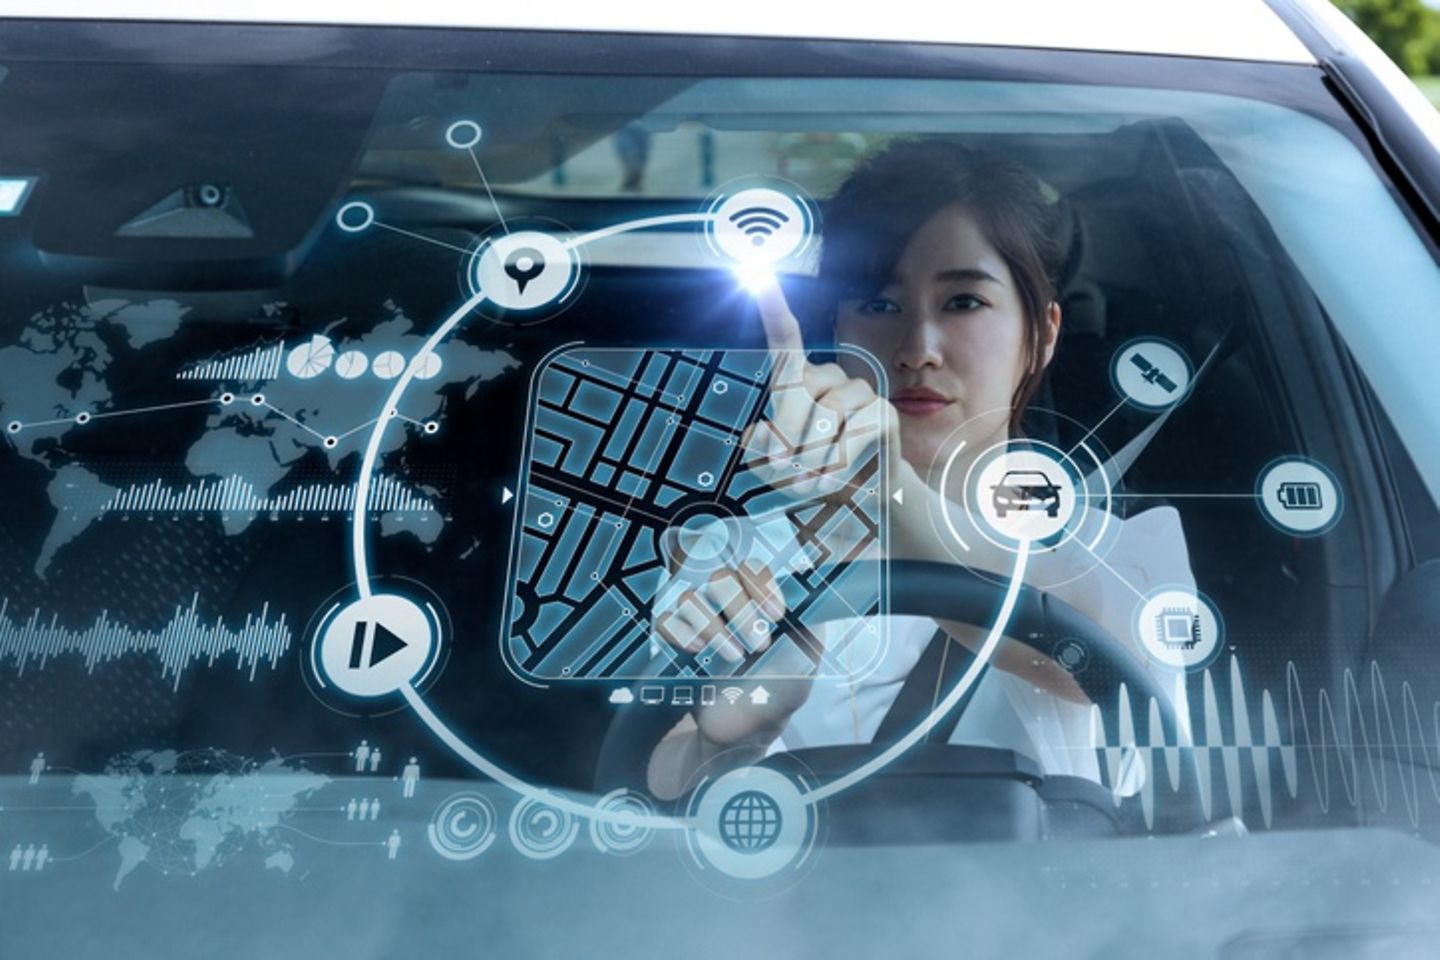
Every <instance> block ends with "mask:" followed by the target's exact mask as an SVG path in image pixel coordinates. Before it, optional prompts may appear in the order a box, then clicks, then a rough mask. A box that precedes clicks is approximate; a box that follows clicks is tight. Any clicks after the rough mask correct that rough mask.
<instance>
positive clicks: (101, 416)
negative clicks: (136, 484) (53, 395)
mask: <svg viewBox="0 0 1440 960" xmlns="http://www.w3.org/2000/svg"><path fill="white" fill-rule="evenodd" d="M241 399H244V398H238V397H236V395H235V394H233V393H229V392H226V393H222V394H219V395H217V396H214V397H206V398H204V399H202V400H181V401H179V402H177V403H156V404H150V405H148V406H144V407H123V408H121V409H119V410H102V411H100V412H98V413H92V412H90V411H81V412H80V413H77V414H74V415H73V416H69V417H52V418H50V419H48V420H11V421H10V422H9V423H8V424H6V427H5V431H6V433H8V434H10V435H11V436H14V435H15V434H18V433H21V432H22V431H25V430H31V429H37V428H40V427H54V426H59V425H61V424H73V425H76V426H81V427H83V426H85V425H87V424H89V423H92V422H94V421H96V420H105V419H109V418H113V417H130V416H136V415H139V414H147V413H165V412H167V411H170V410H183V409H187V408H189V407H203V406H207V405H219V406H222V407H228V406H230V405H232V404H234V403H239V402H240V400H241ZM248 400H249V403H250V405H251V406H254V407H258V408H260V409H263V410H266V411H268V412H270V413H273V414H275V415H276V416H277V417H280V418H281V419H282V420H285V421H286V422H288V423H290V424H293V425H294V426H295V427H298V428H299V429H301V430H303V431H305V432H306V433H308V434H310V435H311V436H312V437H314V438H315V439H317V440H319V441H320V443H321V444H322V445H323V446H325V447H326V448H327V449H331V448H333V447H334V446H336V445H338V444H339V443H340V442H341V441H343V440H345V439H347V438H349V437H352V436H354V435H355V434H357V433H359V432H360V431H361V430H364V429H366V428H367V427H372V426H374V425H375V422H376V421H377V420H378V419H379V417H374V418H372V419H370V420H366V421H365V422H364V423H361V424H359V425H357V426H354V427H351V428H350V429H348V430H346V431H344V432H343V433H335V434H327V433H322V432H320V431H319V430H316V429H315V428H314V427H312V426H310V425H309V424H308V423H305V422H304V421H302V420H298V419H296V417H295V416H294V415H292V414H290V413H288V412H286V411H285V410H282V409H281V408H280V407H277V406H275V404H273V403H271V402H270V401H269V400H266V399H265V395H264V394H263V393H257V394H254V395H253V396H251V397H249V398H248ZM390 416H391V417H392V418H393V419H396V420H400V421H402V422H404V423H406V424H409V425H410V426H412V427H415V428H417V429H420V430H424V431H426V432H427V433H429V432H433V431H434V429H435V423H434V421H426V420H416V419H415V418H414V417H407V416H406V415H405V414H403V413H400V412H399V411H398V410H392V411H391V413H390Z"/></svg>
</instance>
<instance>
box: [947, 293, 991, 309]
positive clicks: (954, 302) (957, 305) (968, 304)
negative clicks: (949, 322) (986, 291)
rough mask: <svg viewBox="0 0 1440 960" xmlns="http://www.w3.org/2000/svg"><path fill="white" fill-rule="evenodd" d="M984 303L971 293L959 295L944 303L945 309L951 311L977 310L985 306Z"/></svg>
mask: <svg viewBox="0 0 1440 960" xmlns="http://www.w3.org/2000/svg"><path fill="white" fill-rule="evenodd" d="M985 305H986V304H985V301H984V300H981V299H980V298H979V297H977V296H975V294H973V293H960V294H956V295H955V296H953V297H951V298H950V299H949V300H947V301H945V309H946V310H951V309H956V310H978V309H980V308H981V307H983V306H985Z"/></svg>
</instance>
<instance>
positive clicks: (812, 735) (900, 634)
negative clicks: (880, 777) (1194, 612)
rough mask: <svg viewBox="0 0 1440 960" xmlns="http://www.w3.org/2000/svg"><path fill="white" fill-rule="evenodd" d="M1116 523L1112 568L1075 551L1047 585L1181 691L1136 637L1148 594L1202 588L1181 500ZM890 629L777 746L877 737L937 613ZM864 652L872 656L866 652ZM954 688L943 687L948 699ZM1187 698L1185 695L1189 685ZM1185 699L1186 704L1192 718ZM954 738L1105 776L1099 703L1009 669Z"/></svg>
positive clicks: (892, 623)
mask: <svg viewBox="0 0 1440 960" xmlns="http://www.w3.org/2000/svg"><path fill="white" fill-rule="evenodd" d="M1111 522H1112V523H1118V524H1119V529H1118V531H1117V534H1116V538H1115V541H1114V543H1113V545H1112V546H1111V548H1110V550H1109V551H1108V552H1106V553H1105V554H1104V559H1105V564H1108V566H1109V567H1110V568H1111V569H1106V566H1105V564H1100V563H1097V562H1096V561H1095V558H1094V557H1092V556H1090V555H1089V554H1088V553H1083V552H1082V553H1080V554H1079V555H1077V556H1074V557H1073V562H1074V564H1075V570H1074V571H1073V572H1072V573H1071V576H1070V577H1067V576H1064V573H1065V571H1064V570H1062V569H1061V567H1059V566H1056V565H1055V564H1054V563H1049V564H1047V566H1046V569H1045V578H1046V579H1047V580H1049V581H1050V582H1057V581H1059V580H1069V582H1067V583H1063V584H1061V585H1059V586H1054V587H1047V588H1045V589H1046V590H1047V592H1049V593H1051V594H1053V595H1054V596H1056V597H1057V598H1058V599H1060V600H1064V601H1065V602H1067V603H1069V604H1070V605H1072V606H1074V607H1076V608H1077V609H1078V610H1080V611H1081V612H1082V613H1084V614H1086V615H1087V616H1089V617H1090V618H1091V619H1092V620H1094V621H1095V622H1096V623H1097V624H1098V625H1099V626H1101V627H1103V628H1105V629H1106V630H1107V631H1109V632H1110V633H1111V635H1113V636H1115V637H1116V638H1117V639H1119V640H1120V641H1121V642H1122V643H1123V644H1124V645H1125V646H1127V647H1129V648H1130V649H1132V650H1135V652H1136V656H1137V657H1139V658H1140V659H1141V661H1142V662H1144V663H1146V664H1147V666H1149V667H1150V668H1151V671H1152V673H1154V674H1155V675H1156V676H1157V679H1159V680H1161V685H1162V687H1163V688H1164V689H1166V690H1167V691H1168V690H1172V689H1175V688H1176V684H1175V683H1174V678H1175V672H1174V671H1173V670H1170V669H1168V668H1165V667H1162V666H1160V665H1158V664H1154V663H1152V662H1150V661H1149V660H1147V659H1146V658H1145V655H1144V653H1143V652H1141V651H1140V649H1139V647H1138V644H1137V643H1136V641H1135V640H1134V638H1133V629H1132V622H1133V620H1134V615H1135V610H1136V607H1137V605H1138V604H1140V603H1142V602H1143V600H1142V599H1141V596H1140V595H1143V594H1146V593H1148V592H1150V591H1151V590H1154V589H1155V588H1157V587H1160V586H1174V587H1181V588H1186V589H1189V590H1193V589H1194V575H1193V574H1192V573H1191V570H1190V559H1189V553H1188V551H1187V549H1186V546H1185V535H1184V532H1183V530H1182V529H1181V526H1180V515H1179V513H1178V512H1176V510H1175V509H1174V508H1173V507H1157V508H1153V509H1150V510H1146V511H1145V512H1143V513H1140V514H1137V515H1135V516H1132V517H1130V518H1129V519H1126V520H1123V521H1116V520H1114V519H1112V521H1111ZM1054 559H1055V557H1054V555H1050V556H1048V557H1044V559H1039V558H1037V564H1038V563H1043V562H1046V561H1054ZM1057 574H1059V575H1057ZM1071 577H1073V579H1072V578H1071ZM1122 577H1123V579H1121V578H1122ZM847 625H848V626H849V627H850V628H852V629H853V627H854V621H853V620H851V621H835V622H832V623H829V624H826V625H825V630H826V631H827V632H829V631H831V630H835V631H843V630H845V629H846V627H847ZM889 627H890V629H889V638H888V645H887V646H886V648H885V649H884V651H883V655H882V657H881V659H880V661H879V663H878V665H877V666H876V667H875V669H874V670H873V671H871V672H869V673H868V674H867V675H866V676H865V677H863V678H861V679H860V680H859V681H858V682H854V683H849V682H843V681H837V680H824V679H817V680H816V681H815V684H814V686H813V688H812V689H811V692H810V697H809V699H808V700H807V701H806V702H805V704H804V705H803V706H802V707H801V708H800V709H799V710H797V711H796V712H795V714H794V715H793V716H792V717H791V718H790V722H789V724H788V725H787V726H786V727H785V729H784V731H782V733H781V736H780V737H779V739H777V740H776V741H775V742H774V743H773V744H771V746H770V748H769V750H768V751H767V752H768V753H777V752H780V751H784V750H795V749H800V748H804V747H817V746H829V745H835V744H856V743H869V742H870V741H871V740H872V738H873V737H874V736H875V732H876V730H877V729H878V728H879V726H880V722H881V720H882V719H883V718H884V716H885V714H886V712H887V711H888V710H889V709H890V706H891V704H893V703H894V701H895V698H896V697H897V696H898V695H899V693H900V688H901V686H902V685H903V684H904V682H905V678H906V677H908V676H909V674H910V671H911V669H913V668H914V666H915V664H916V662H917V661H918V660H919V659H920V656H921V654H922V653H924V651H925V648H926V646H927V645H928V644H929V642H930V639H931V637H933V636H934V634H935V631H936V630H937V629H938V624H937V623H936V622H935V621H934V620H932V619H930V618H928V617H913V616H893V617H890V618H889ZM856 659H857V662H858V661H859V660H862V659H863V657H862V656H861V655H858V654H857V657H856ZM948 693H949V691H948V690H942V691H940V695H941V697H942V698H943V697H944V696H945V695H946V694H948ZM1180 696H1181V697H1182V699H1183V692H1182V693H1181V694H1180ZM1184 706H1185V705H1184V703H1183V702H1181V703H1176V707H1177V709H1179V710H1180V713H1181V717H1182V718H1183V717H1184V716H1185V715H1186V711H1185V709H1184ZM949 742H950V743H957V744H973V745H977V746H988V747H998V748H1002V749H1006V750H1013V751H1015V752H1016V753H1019V754H1022V755H1024V756H1026V757H1029V758H1030V759H1031V760H1033V761H1035V762H1036V763H1037V764H1038V765H1039V766H1040V769H1041V772H1042V773H1045V774H1065V775H1071V776H1080V777H1086V778H1088V779H1091V780H1095V781H1096V782H1099V781H1100V771H1099V765H1098V762H1097V759H1096V748H1097V747H1098V746H1100V744H1098V743H1096V742H1095V736H1094V729H1093V722H1092V719H1091V707H1090V706H1089V705H1088V704H1079V703H1073V702H1071V701H1068V700H1065V699H1063V698H1061V697H1058V696H1056V695H1055V694H1053V693H1051V692H1049V691H1048V690H1045V689H1042V688H1038V687H1036V686H1034V685H1033V684H1032V683H1030V682H1029V681H1027V680H1024V679H1022V678H1020V677H1018V676H1016V675H1015V674H1012V673H1007V672H1005V671H1003V670H998V669H991V670H989V671H987V672H986V673H985V675H984V676H983V677H982V678H981V680H980V682H979V686H978V687H977V689H976V690H975V692H974V694H973V696H972V698H971V701H970V704H969V706H968V707H967V708H966V710H965V712H964V714H963V715H962V716H961V718H960V722H959V723H958V724H957V726H956V728H955V730H954V732H953V734H952V735H951V737H950V739H949ZM1123 792H1125V793H1129V792H1132V791H1131V790H1129V789H1124V790H1123Z"/></svg>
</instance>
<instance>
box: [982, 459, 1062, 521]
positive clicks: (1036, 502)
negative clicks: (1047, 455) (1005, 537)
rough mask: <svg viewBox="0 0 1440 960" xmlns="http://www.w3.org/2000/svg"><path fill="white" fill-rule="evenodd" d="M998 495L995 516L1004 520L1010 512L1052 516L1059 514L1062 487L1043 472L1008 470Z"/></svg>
mask: <svg viewBox="0 0 1440 960" xmlns="http://www.w3.org/2000/svg"><path fill="white" fill-rule="evenodd" d="M991 489H992V490H994V491H995V498H994V505H995V516H996V517H999V518H1000V519H1002V520H1003V519H1004V518H1005V514H1006V513H1008V512H1009V511H1011V510H1044V511H1045V512H1046V513H1047V514H1048V515H1049V516H1051V517H1056V516H1059V514H1060V487H1059V485H1058V484H1056V483H1055V481H1053V480H1051V479H1050V478H1049V477H1048V476H1046V474H1045V472H1044V471H1043V470H1007V471H1005V475H1004V476H1003V477H1001V478H1000V482H999V483H997V484H995V485H994V486H992V487H991Z"/></svg>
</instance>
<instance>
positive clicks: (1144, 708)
mask: <svg viewBox="0 0 1440 960" xmlns="http://www.w3.org/2000/svg"><path fill="white" fill-rule="evenodd" d="M884 562H885V561H878V560H857V561H852V562H850V563H848V564H837V565H835V566H834V567H832V568H831V571H832V574H833V575H832V576H829V577H827V578H826V579H827V581H828V582H832V583H841V584H843V583H846V582H854V583H875V582H883V581H878V576H879V574H880V573H882V571H879V570H866V569H864V568H866V567H874V566H878V565H879V564H881V563H884ZM888 564H889V584H890V609H889V613H890V614H893V615H910V616H924V617H932V618H935V619H942V620H951V621H956V622H959V623H968V624H973V625H975V626H978V627H981V628H989V627H990V626H991V625H992V624H993V623H994V622H995V618H996V616H997V614H998V612H999V610H1000V607H1001V603H1002V601H1003V599H1004V596H1005V593H1006V590H1007V586H1006V584H1004V583H997V582H995V581H993V580H991V579H989V578H987V577H984V576H982V575H980V574H979V573H977V572H975V571H974V570H972V569H970V568H969V567H964V566H960V565H956V564H946V563H934V562H930V561H922V560H891V561H888ZM848 568H856V569H855V570H854V573H856V574H859V576H845V575H843V573H844V570H845V569H848ZM782 587H783V584H782ZM845 599H846V598H843V597H838V596H837V597H833V598H822V599H821V600H820V601H819V602H817V604H816V605H815V607H812V608H811V609H812V613H813V614H815V620H814V621H812V622H823V621H826V620H833V619H841V618H844V617H853V616H854V613H853V611H854V609H855V606H853V605H850V604H847V603H846V602H845ZM852 602H853V601H852ZM1005 636H1007V637H1009V638H1012V639H1014V640H1016V641H1018V642H1020V643H1023V644H1025V645H1026V646H1028V647H1030V648H1031V649H1032V650H1035V651H1036V652H1037V653H1040V654H1041V655H1043V656H1046V657H1049V656H1051V654H1052V653H1053V647H1054V645H1055V644H1056V643H1058V642H1059V641H1061V640H1073V641H1075V642H1077V643H1078V644H1080V645H1081V647H1082V648H1083V649H1084V651H1085V652H1086V653H1087V654H1088V656H1089V660H1088V662H1087V663H1086V665H1085V667H1084V669H1083V670H1079V671H1078V672H1075V673H1073V674H1072V676H1073V677H1074V679H1075V682H1076V684H1077V685H1078V686H1079V687H1080V689H1081V691H1082V692H1083V693H1084V694H1085V696H1086V697H1087V698H1088V699H1089V700H1090V702H1091V703H1093V704H1095V705H1096V706H1097V707H1099V708H1100V711H1101V716H1102V717H1103V719H1104V723H1105V729H1106V730H1107V731H1116V730H1119V729H1120V722H1119V720H1120V716H1121V711H1122V710H1129V712H1130V715H1131V722H1132V724H1133V729H1134V730H1135V742H1137V743H1139V744H1155V745H1157V746H1158V745H1160V744H1169V745H1176V744H1179V743H1180V736H1179V730H1180V726H1179V722H1178V718H1177V716H1176V713H1175V706H1174V704H1173V703H1172V702H1171V700H1170V696H1169V694H1168V693H1167V692H1166V691H1165V690H1164V689H1163V688H1162V687H1161V686H1160V684H1159V683H1158V682H1157V681H1156V680H1155V678H1154V677H1152V676H1151V675H1150V674H1149V673H1148V672H1147V671H1146V670H1145V669H1144V668H1143V665H1142V664H1141V663H1140V662H1139V661H1138V660H1137V659H1136V657H1135V655H1134V654H1133V653H1131V652H1130V651H1129V650H1128V649H1127V648H1125V647H1124V646H1123V645H1122V644H1121V643H1120V641H1118V640H1117V639H1115V638H1114V637H1113V636H1111V635H1110V633H1109V632H1108V631H1107V630H1105V628H1103V627H1101V626H1100V625H1099V624H1097V623H1096V622H1095V621H1094V620H1091V619H1090V618H1089V617H1087V616H1086V615H1085V614H1083V613H1081V612H1080V611H1079V610H1077V609H1075V608H1074V607H1073V606H1071V605H1070V604H1068V603H1066V602H1064V601H1063V600H1060V599H1058V598H1057V597H1055V596H1053V595H1051V594H1049V593H1046V592H1045V591H1043V590H1039V589H1036V588H1034V587H1030V586H1022V587H1021V588H1020V591H1019V595H1018V596H1017V597H1016V602H1015V606H1014V610H1013V611H1012V613H1011V615H1010V620H1009V622H1008V623H1007V624H1006V627H1005ZM978 682H984V678H983V677H982V678H981V679H980V680H979V681H978ZM1122 692H1123V696H1122ZM948 693H949V691H948V690H946V691H942V693H941V696H942V697H943V696H945V695H946V694H948ZM1126 699H1128V700H1129V703H1128V704H1124V703H1122V700H1126ZM1152 704H1153V705H1154V711H1155V713H1156V714H1157V715H1158V718H1159V727H1160V729H1158V730H1154V729H1150V726H1151V725H1150V718H1151V712H1152V706H1151V705H1152ZM686 712H688V708H686V707H679V708H676V707H667V706H663V705H659V704H654V705H651V704H642V703H641V701H640V699H639V697H638V696H637V697H636V698H635V700H634V701H633V702H631V703H629V704H626V705H623V706H621V708H620V710H619V712H618V713H617V714H616V716H615V719H614V720H613V721H612V723H611V725H610V729H609V730H608V732H607V733H606V737H605V741H604V743H603V745H602V747H601V750H600V759H599V762H598V764H597V767H596V788H597V789H599V790H609V789H614V788H615V787H617V786H626V787H630V788H631V789H636V790H640V791H642V792H648V791H645V784H646V775H645V773H646V765H647V763H648V760H649V757H650V754H651V752H652V751H653V750H654V748H655V745H656V744H657V743H659V742H660V739H661V738H662V737H664V736H665V734H666V733H668V732H669V731H670V730H671V729H672V728H673V727H674V726H675V724H676V723H678V722H679V720H680V718H681V717H682V716H683V715H684V714H685V713H686ZM821 749H823V748H821ZM797 754H798V751H797ZM1179 757H1180V762H1181V764H1182V767H1181V771H1180V773H1181V776H1180V783H1181V787H1180V790H1181V792H1180V795H1179V797H1178V799H1179V800H1180V801H1181V802H1182V803H1183V804H1184V807H1183V809H1181V810H1177V811H1176V812H1177V814H1179V816H1178V817H1176V818H1175V819H1178V820H1180V821H1184V822H1186V823H1187V824H1188V825H1191V826H1199V825H1200V824H1202V823H1203V822H1204V815H1203V812H1202V804H1201V802H1200V790H1199V783H1200V782H1199V777H1198V771H1197V769H1196V763H1195V756H1194V752H1193V750H1189V749H1182V750H1180V751H1179ZM1166 762H1168V760H1167V761H1166ZM881 773H882V774H883V771H881ZM1150 776H1151V777H1154V776H1156V772H1155V771H1153V770H1152V771H1150ZM1153 789H1155V790H1156V791H1157V793H1158V792H1160V791H1161V790H1162V787H1161V785H1160V784H1158V783H1156V784H1154V785H1153ZM1163 789H1166V790H1168V784H1167V785H1166V786H1165V787H1164V788H1163ZM1170 805H1171V801H1169V800H1167V801H1166V806H1167V807H1169V806H1170ZM1157 806H1158V804H1157ZM1168 819H1171V818H1167V820H1168ZM1192 820H1193V823H1191V822H1190V821H1192Z"/></svg>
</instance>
